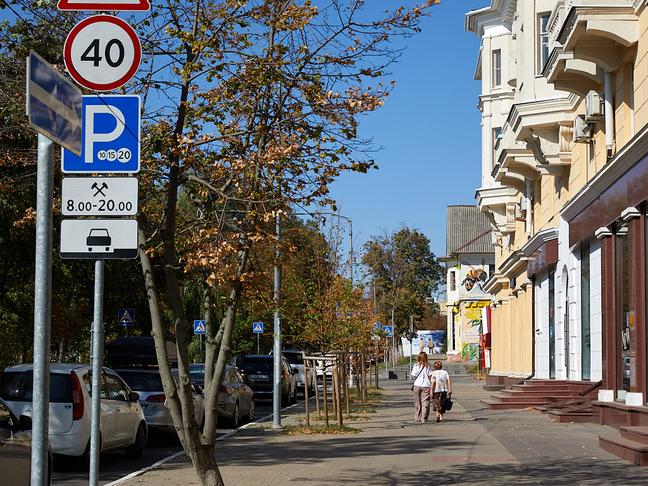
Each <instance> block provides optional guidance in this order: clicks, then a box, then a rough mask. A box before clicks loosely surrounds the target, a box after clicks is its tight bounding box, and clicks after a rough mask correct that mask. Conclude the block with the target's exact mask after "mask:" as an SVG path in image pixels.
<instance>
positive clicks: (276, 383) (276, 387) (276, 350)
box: [272, 211, 281, 429]
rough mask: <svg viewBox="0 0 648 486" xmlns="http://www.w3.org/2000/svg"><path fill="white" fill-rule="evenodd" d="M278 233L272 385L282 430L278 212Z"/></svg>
mask: <svg viewBox="0 0 648 486" xmlns="http://www.w3.org/2000/svg"><path fill="white" fill-rule="evenodd" d="M275 225H276V233H277V247H276V249H275V258H276V262H275V266H274V304H275V311H274V343H273V351H272V354H273V358H274V363H273V364H274V367H273V369H274V377H273V384H272V428H274V429H280V428H281V316H280V315H279V306H280V305H281V267H280V266H279V258H281V251H280V250H279V240H280V239H281V213H280V212H279V211H277V216H276V222H275Z"/></svg>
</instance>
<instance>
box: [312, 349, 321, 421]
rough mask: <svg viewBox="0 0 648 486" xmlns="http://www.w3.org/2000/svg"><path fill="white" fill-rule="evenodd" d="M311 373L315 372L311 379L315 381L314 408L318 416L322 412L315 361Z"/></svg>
mask: <svg viewBox="0 0 648 486" xmlns="http://www.w3.org/2000/svg"><path fill="white" fill-rule="evenodd" d="M313 373H314V374H315V376H314V378H313V381H314V382H315V410H316V411H317V415H318V416H320V415H322V412H321V411H320V397H319V386H318V385H317V362H315V366H314V368H313Z"/></svg>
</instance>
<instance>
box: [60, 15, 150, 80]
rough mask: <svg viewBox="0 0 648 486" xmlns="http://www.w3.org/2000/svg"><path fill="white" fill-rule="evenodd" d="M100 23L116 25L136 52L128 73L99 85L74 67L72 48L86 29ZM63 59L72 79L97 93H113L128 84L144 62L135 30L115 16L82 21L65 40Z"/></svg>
mask: <svg viewBox="0 0 648 486" xmlns="http://www.w3.org/2000/svg"><path fill="white" fill-rule="evenodd" d="M100 22H107V23H109V24H114V25H115V26H117V27H118V28H119V29H121V30H122V31H123V33H124V34H126V35H127V36H128V38H130V40H131V41H132V43H133V50H134V52H133V59H132V62H131V65H130V66H129V67H128V70H127V71H126V73H125V74H123V75H121V76H120V77H119V78H118V79H116V80H111V81H110V82H108V83H97V82H94V81H91V80H89V79H87V78H86V77H84V76H83V75H82V74H81V73H80V72H79V70H78V68H77V67H75V66H74V59H73V57H72V46H73V44H74V41H75V40H76V38H77V36H78V35H79V34H80V33H81V32H83V31H84V30H85V29H86V28H88V27H90V26H92V25H93V24H97V23H100ZM63 59H64V61H65V68H66V69H67V71H68V72H69V73H70V76H72V78H73V79H74V80H75V81H76V82H77V83H79V84H80V85H81V86H84V87H86V88H89V89H93V90H95V91H112V90H114V89H117V88H120V87H121V86H123V85H124V84H126V83H127V82H128V81H129V80H130V79H131V78H132V77H133V76H134V75H135V73H136V72H137V70H138V68H139V65H140V61H141V60H142V46H141V45H140V41H139V37H137V33H136V32H135V30H134V29H133V28H132V27H131V26H130V25H128V23H126V22H125V21H123V20H122V19H120V18H119V17H115V16H113V15H93V16H92V17H88V18H87V19H84V20H82V21H81V22H79V23H78V24H76V25H75V26H74V27H73V28H72V30H71V31H70V33H69V34H68V36H67V38H66V39H65V46H64V48H63Z"/></svg>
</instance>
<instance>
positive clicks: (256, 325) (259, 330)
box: [252, 322, 263, 334]
mask: <svg viewBox="0 0 648 486" xmlns="http://www.w3.org/2000/svg"><path fill="white" fill-rule="evenodd" d="M252 332H253V333H254V334H263V322H253V323H252Z"/></svg>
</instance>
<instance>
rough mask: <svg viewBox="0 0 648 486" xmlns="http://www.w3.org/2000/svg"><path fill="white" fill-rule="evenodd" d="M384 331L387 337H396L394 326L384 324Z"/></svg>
mask: <svg viewBox="0 0 648 486" xmlns="http://www.w3.org/2000/svg"><path fill="white" fill-rule="evenodd" d="M382 332H383V333H384V334H385V336H387V337H394V326H383V327H382Z"/></svg>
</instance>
